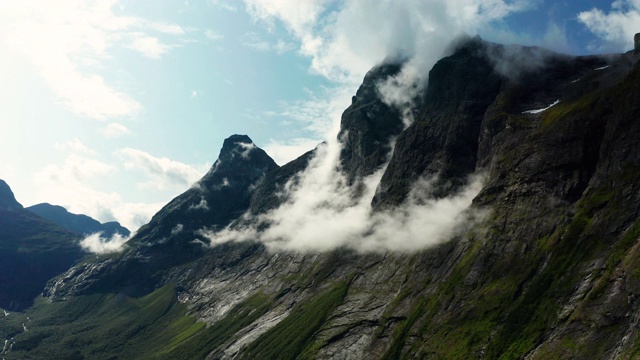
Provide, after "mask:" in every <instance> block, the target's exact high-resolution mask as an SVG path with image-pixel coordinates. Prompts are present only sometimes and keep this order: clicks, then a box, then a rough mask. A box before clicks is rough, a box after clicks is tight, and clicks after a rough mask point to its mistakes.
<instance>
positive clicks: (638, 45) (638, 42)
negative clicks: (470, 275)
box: [633, 33, 640, 53]
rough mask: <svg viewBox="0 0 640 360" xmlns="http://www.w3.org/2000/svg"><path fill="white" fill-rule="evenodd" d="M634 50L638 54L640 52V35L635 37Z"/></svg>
mask: <svg viewBox="0 0 640 360" xmlns="http://www.w3.org/2000/svg"><path fill="white" fill-rule="evenodd" d="M633 49H634V50H635V51H636V53H637V52H640V33H637V34H636V35H635V36H634V37H633Z"/></svg>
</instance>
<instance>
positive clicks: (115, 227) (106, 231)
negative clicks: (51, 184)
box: [26, 203, 131, 238]
mask: <svg viewBox="0 0 640 360" xmlns="http://www.w3.org/2000/svg"><path fill="white" fill-rule="evenodd" d="M26 210H27V211H30V212H32V213H34V214H36V215H38V216H40V217H41V218H43V219H47V220H49V221H51V222H53V223H54V224H57V225H59V226H61V227H63V228H65V229H67V230H69V231H71V232H74V233H77V234H81V235H90V234H94V233H98V232H99V233H102V236H104V237H106V238H111V237H113V236H114V235H115V234H116V233H117V234H120V235H122V236H124V237H127V236H129V235H130V234H131V232H130V231H129V230H128V229H127V228H125V227H124V226H122V225H120V223H118V222H117V221H112V222H106V223H104V224H101V223H100V222H99V221H98V220H95V219H93V218H91V217H89V216H87V215H81V214H72V213H70V212H68V211H67V209H65V208H63V207H62V206H57V205H51V204H47V203H42V204H37V205H33V206H29V207H28V208H26Z"/></svg>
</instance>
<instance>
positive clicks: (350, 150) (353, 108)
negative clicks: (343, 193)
mask: <svg viewBox="0 0 640 360" xmlns="http://www.w3.org/2000/svg"><path fill="white" fill-rule="evenodd" d="M401 69H402V64H398V63H390V64H383V65H379V66H377V67H375V68H373V69H372V70H370V71H369V72H368V73H367V75H366V76H365V77H364V81H363V82H362V85H361V86H360V88H359V89H358V91H357V92H356V95H355V96H354V97H353V98H352V101H351V105H350V106H349V107H348V108H347V109H346V110H345V111H344V112H343V113H342V119H341V126H340V133H339V134H338V137H339V138H340V139H341V140H342V143H343V148H342V153H341V154H340V162H341V164H342V168H343V170H344V171H345V174H346V175H347V178H348V180H349V182H350V183H354V182H355V181H356V180H357V179H359V178H362V177H364V176H367V175H370V174H372V173H373V172H374V171H375V170H376V169H378V168H379V167H380V166H381V165H382V164H384V163H385V162H386V161H387V157H388V155H389V153H390V151H391V147H390V140H391V139H392V138H393V137H395V136H398V134H400V132H401V131H402V129H403V128H404V123H403V120H402V114H401V113H400V111H399V110H398V109H397V108H396V107H393V106H389V105H387V104H386V103H385V102H384V100H383V97H382V96H381V94H380V92H379V86H380V85H381V84H382V83H383V82H384V81H385V80H387V79H389V78H390V77H392V76H394V75H396V74H398V73H399V72H400V70H401Z"/></svg>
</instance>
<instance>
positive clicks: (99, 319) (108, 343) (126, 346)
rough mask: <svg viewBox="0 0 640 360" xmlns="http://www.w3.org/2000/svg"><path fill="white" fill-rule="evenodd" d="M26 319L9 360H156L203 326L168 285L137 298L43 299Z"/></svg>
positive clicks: (113, 295) (122, 296) (112, 296)
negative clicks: (53, 300)
mask: <svg viewBox="0 0 640 360" xmlns="http://www.w3.org/2000/svg"><path fill="white" fill-rule="evenodd" d="M25 316H29V317H30V318H31V319H32V321H30V322H29V323H28V324H27V326H28V328H29V331H28V332H25V333H21V334H19V335H16V336H15V340H16V344H15V346H14V349H13V351H12V352H11V353H9V354H7V355H5V358H6V359H7V360H10V359H53V358H57V359H65V358H79V359H82V358H86V359H137V358H154V355H153V354H156V353H157V354H162V353H166V352H167V351H169V350H172V349H173V348H175V347H177V346H178V345H179V344H181V343H182V342H184V341H187V340H188V339H190V338H191V337H192V336H193V335H194V334H196V333H197V332H198V331H200V330H201V329H202V328H203V327H204V324H202V323H197V322H196V321H195V319H194V318H192V317H188V316H186V308H185V307H184V305H182V304H180V303H179V302H177V300H176V292H175V289H174V288H173V287H172V286H170V285H167V286H165V287H162V288H160V289H158V290H157V291H155V292H153V293H151V294H149V295H147V296H145V297H142V298H138V299H133V298H128V297H126V296H124V295H117V294H94V295H91V296H80V297H74V298H69V299H68V300H66V301H59V302H54V303H48V302H47V301H45V300H43V299H41V300H39V301H38V302H37V303H36V305H35V306H34V307H32V308H31V309H29V311H28V312H27V313H26V314H25ZM158 358H161V357H158Z"/></svg>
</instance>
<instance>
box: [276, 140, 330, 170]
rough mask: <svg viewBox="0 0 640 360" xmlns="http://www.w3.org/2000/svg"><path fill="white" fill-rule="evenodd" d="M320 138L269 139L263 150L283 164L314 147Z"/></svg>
mask: <svg viewBox="0 0 640 360" xmlns="http://www.w3.org/2000/svg"><path fill="white" fill-rule="evenodd" d="M321 141H322V140H319V139H311V138H293V139H288V140H285V141H281V142H280V141H276V140H274V139H270V140H269V143H268V144H267V145H266V146H264V151H266V152H267V154H269V156H271V158H272V159H273V160H274V161H275V162H276V163H277V164H279V165H284V164H286V163H288V162H289V161H291V160H294V159H296V158H297V157H299V156H300V155H302V154H304V153H306V152H307V151H309V150H312V149H314V148H315V147H316V146H317V145H318V144H319V143H320V142H321Z"/></svg>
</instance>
